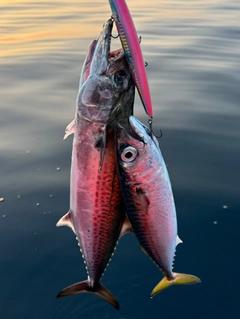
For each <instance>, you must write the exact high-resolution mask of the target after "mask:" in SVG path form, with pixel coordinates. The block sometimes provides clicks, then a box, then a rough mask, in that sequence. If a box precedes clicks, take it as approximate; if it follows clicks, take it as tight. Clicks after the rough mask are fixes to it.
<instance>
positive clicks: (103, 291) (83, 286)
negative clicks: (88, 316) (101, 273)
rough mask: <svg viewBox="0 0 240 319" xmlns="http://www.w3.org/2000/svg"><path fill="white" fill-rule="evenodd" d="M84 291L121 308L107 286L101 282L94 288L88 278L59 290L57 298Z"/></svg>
mask: <svg viewBox="0 0 240 319" xmlns="http://www.w3.org/2000/svg"><path fill="white" fill-rule="evenodd" d="M82 292H88V293H93V294H96V295H98V296H100V297H102V298H103V299H104V300H106V301H107V302H109V303H110V304H111V305H112V306H113V307H114V308H116V309H117V310H119V303H118V301H117V299H116V298H115V297H114V296H113V294H112V293H111V292H110V291H109V290H108V289H107V288H105V287H104V286H103V285H101V284H100V283H99V284H98V286H97V287H95V288H92V287H91V286H90V284H89V281H88V280H85V281H81V282H77V283H75V284H73V285H71V286H68V287H66V288H64V289H63V290H62V291H60V292H59V294H58V295H57V298H59V297H65V296H70V295H76V294H80V293H82Z"/></svg>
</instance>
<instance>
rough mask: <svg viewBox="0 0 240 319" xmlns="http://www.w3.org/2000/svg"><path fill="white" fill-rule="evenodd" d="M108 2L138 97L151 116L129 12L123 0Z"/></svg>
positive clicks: (141, 60) (149, 95)
mask: <svg viewBox="0 0 240 319" xmlns="http://www.w3.org/2000/svg"><path fill="white" fill-rule="evenodd" d="M109 4H110V7H111V10H112V17H113V19H114V21H115V23H116V27H117V30H118V34H119V37H120V40H121V43H122V47H123V49H124V52H125V55H126V59H127V62H128V64H129V67H130V69H131V72H132V75H133V78H134V81H135V84H136V87H137V90H138V93H139V96H140V99H141V101H142V104H143V106H144V109H145V111H146V113H147V114H148V115H149V116H150V117H152V116H153V109H152V100H151V94H150V89H149V83H148V78H147V73H146V69H145V63H144V61H143V55H142V50H141V48H140V44H139V42H140V41H139V39H138V36H137V32H136V28H135V25H134V22H133V19H132V16H131V13H130V11H129V9H128V6H127V4H126V2H125V1H124V0H109Z"/></svg>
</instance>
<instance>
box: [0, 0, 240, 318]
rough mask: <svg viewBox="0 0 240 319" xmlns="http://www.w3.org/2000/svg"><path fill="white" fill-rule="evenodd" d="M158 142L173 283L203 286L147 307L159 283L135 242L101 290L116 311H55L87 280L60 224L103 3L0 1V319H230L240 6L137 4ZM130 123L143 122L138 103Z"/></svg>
mask: <svg viewBox="0 0 240 319" xmlns="http://www.w3.org/2000/svg"><path fill="white" fill-rule="evenodd" d="M128 5H129V7H130V9H131V12H132V14H133V17H134V21H135V24H136V28H137V30H138V33H139V34H140V35H141V36H142V44H141V45H142V50H143V54H144V59H145V60H146V61H147V62H148V67H147V73H148V77H149V83H150V88H151V94H152V100H153V105H154V114H155V115H154V130H155V133H156V134H158V133H159V128H161V130H162V132H163V137H162V138H161V139H160V147H161V150H162V153H163V155H164V158H165V161H166V163H167V165H168V169H169V174H170V178H171V181H172V186H173V191H174V196H175V202H176V207H177V214H178V228H179V236H180V238H181V239H182V240H183V244H182V245H179V246H178V248H177V254H176V259H175V264H174V270H175V271H179V272H185V273H191V274H194V275H197V276H199V277H200V278H201V279H202V283H201V284H198V285H193V286H181V287H172V288H169V289H167V290H165V291H164V292H162V293H161V294H159V295H157V296H156V297H154V298H153V299H152V300H151V299H150V297H149V295H150V292H151V291H152V289H153V287H154V286H155V285H156V284H157V283H158V281H159V280H160V279H161V278H162V274H161V273H160V271H159V270H158V269H157V268H156V267H155V266H154V264H153V263H152V262H151V261H150V260H149V259H148V258H147V257H146V256H145V255H144V254H143V253H142V251H141V250H140V249H139V245H138V243H137V241H136V239H135V237H134V236H133V235H126V236H125V237H123V238H122V239H121V240H120V242H119V244H118V247H117V250H116V253H115V255H114V257H113V259H112V261H111V263H110V265H109V267H108V268H107V271H106V273H105V274H104V277H103V280H102V282H103V284H104V285H105V286H106V287H107V288H108V289H110V290H111V291H112V293H113V294H114V295H115V296H116V298H117V299H118V301H119V303H120V307H121V308H120V311H119V312H117V311H116V310H115V309H114V308H112V307H111V306H110V305H108V304H107V303H106V302H104V301H103V300H102V299H100V298H99V297H97V296H93V295H90V294H81V295H77V296H72V297H68V298H62V299H59V300H58V299H56V294H57V293H58V292H59V291H60V290H61V289H62V288H64V287H66V286H68V285H70V284H72V283H74V282H77V281H81V280H84V279H86V271H85V267H84V263H83V260H82V257H81V254H80V253H79V249H78V246H77V242H76V240H75V236H74V235H73V233H72V232H71V230H70V229H68V228H67V227H61V228H57V227H56V226H55V224H56V222H57V221H58V220H59V219H60V217H61V216H62V215H63V214H65V213H66V212H67V211H68V207H69V171H70V158H71V144H72V138H71V137H69V138H68V139H67V140H66V141H63V140H62V138H63V135H64V130H65V126H66V125H67V124H68V123H69V122H70V121H71V120H72V119H73V116H74V111H75V100H76V95H77V90H78V79H79V75H80V71H81V66H82V62H83V60H84V57H85V53H86V51H87V47H88V44H89V42H90V41H91V40H92V39H94V38H96V37H97V36H98V34H99V31H100V29H101V25H102V23H103V22H104V21H106V20H107V19H108V18H109V16H110V9H109V5H108V2H107V1H96V0H95V1H91V2H84V1H69V2H67V1H54V2H53V1H52V2H49V1H41V2H31V1H30V0H25V1H2V8H1V22H0V25H1V38H0V43H1V50H0V57H1V65H0V96H1V99H0V111H1V113H0V114H1V115H0V132H1V138H0V141H1V142H0V181H1V182H0V198H3V199H4V200H2V201H0V287H1V289H0V313H1V315H0V316H1V318H4V319H5V318H10V319H15V318H16V319H20V318H24V319H25V318H34V319H42V318H44V319H51V318H54V319H55V318H64V319H67V318H94V319H95V318H96V319H98V318H99V319H110V318H111V319H130V318H131V319H132V318H133V319H135V318H138V319H145V318H164V319H172V318H178V319H182V318H184V319H186V318H189V319H192V318H194V319H200V318H201V319H202V318H217V319H222V318H224V319H225V318H231V319H235V318H236V319H237V318H239V317H240V307H239V306H240V290H239V285H240V275H239V262H240V257H239V243H240V234H239V224H240V217H239V216H240V215H239V211H240V183H239V177H240V176H239V175H240V174H239V172H240V171H239V163H240V89H239V88H240V19H239V16H240V3H239V1H227V0H220V1H214V0H209V1H200V0H199V1H173V0H170V1H153V0H152V1H148V2H146V3H145V1H143V0H142V1H137V0H129V1H128ZM135 115H136V116H137V117H138V118H139V119H140V120H141V121H143V122H146V121H147V118H146V116H145V114H144V111H143V108H142V106H141V103H140V102H139V99H136V104H135Z"/></svg>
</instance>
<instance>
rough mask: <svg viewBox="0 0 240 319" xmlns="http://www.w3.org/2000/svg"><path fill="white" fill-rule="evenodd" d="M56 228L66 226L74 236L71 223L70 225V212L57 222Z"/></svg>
mask: <svg viewBox="0 0 240 319" xmlns="http://www.w3.org/2000/svg"><path fill="white" fill-rule="evenodd" d="M56 226H57V227H59V226H68V227H70V228H71V229H72V231H73V232H74V234H76V232H75V229H74V226H73V223H72V219H71V215H70V211H69V212H68V213H67V214H65V215H64V216H63V217H62V218H61V219H59V221H58V222H57V224H56Z"/></svg>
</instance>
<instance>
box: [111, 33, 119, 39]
mask: <svg viewBox="0 0 240 319" xmlns="http://www.w3.org/2000/svg"><path fill="white" fill-rule="evenodd" d="M111 37H112V38H113V39H117V38H118V37H119V34H118V35H117V36H116V37H115V36H114V35H112V34H111Z"/></svg>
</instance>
